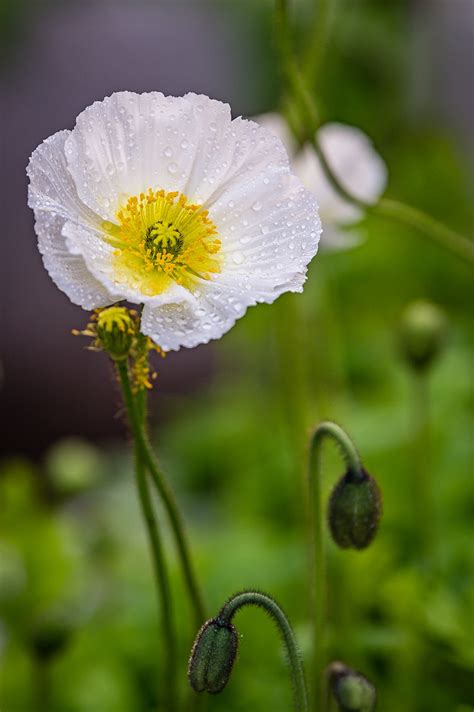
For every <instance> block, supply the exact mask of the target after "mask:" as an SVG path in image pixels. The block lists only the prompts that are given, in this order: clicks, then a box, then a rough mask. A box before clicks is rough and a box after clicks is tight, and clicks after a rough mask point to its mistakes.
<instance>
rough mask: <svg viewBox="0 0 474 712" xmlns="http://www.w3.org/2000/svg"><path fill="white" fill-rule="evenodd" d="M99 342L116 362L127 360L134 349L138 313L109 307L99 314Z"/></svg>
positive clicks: (97, 329)
mask: <svg viewBox="0 0 474 712" xmlns="http://www.w3.org/2000/svg"><path fill="white" fill-rule="evenodd" d="M96 331H97V340H98V342H99V344H100V346H101V347H102V348H103V349H104V351H107V353H108V354H109V356H111V357H112V358H113V359H114V360H115V361H121V360H123V359H126V358H127V357H128V355H129V353H130V349H131V348H132V345H133V341H134V337H135V334H136V332H137V328H136V312H132V311H130V310H129V309H126V308H125V307H109V308H107V309H102V310H101V311H99V312H98V314H97V324H96Z"/></svg>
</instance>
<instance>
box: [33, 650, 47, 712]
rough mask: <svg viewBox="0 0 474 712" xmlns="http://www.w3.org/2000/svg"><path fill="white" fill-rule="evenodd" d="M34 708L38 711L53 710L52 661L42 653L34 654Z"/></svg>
mask: <svg viewBox="0 0 474 712" xmlns="http://www.w3.org/2000/svg"><path fill="white" fill-rule="evenodd" d="M32 662H33V670H32V673H33V685H32V687H33V698H34V699H33V709H35V710H37V712H50V710H51V675H50V667H51V662H50V660H49V659H47V658H44V657H41V655H37V654H34V655H33V659H32Z"/></svg>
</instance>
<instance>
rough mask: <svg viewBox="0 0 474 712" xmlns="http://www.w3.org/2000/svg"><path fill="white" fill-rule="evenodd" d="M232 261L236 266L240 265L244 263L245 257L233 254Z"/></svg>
mask: <svg viewBox="0 0 474 712" xmlns="http://www.w3.org/2000/svg"><path fill="white" fill-rule="evenodd" d="M232 259H233V260H234V262H235V264H236V265H241V264H242V263H243V262H245V256H244V254H243V253H242V252H234V253H233V255H232Z"/></svg>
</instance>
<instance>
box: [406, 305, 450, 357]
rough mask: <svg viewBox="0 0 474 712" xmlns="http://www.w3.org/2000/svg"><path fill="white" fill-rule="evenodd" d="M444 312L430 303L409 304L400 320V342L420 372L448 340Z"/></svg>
mask: <svg viewBox="0 0 474 712" xmlns="http://www.w3.org/2000/svg"><path fill="white" fill-rule="evenodd" d="M446 330H447V321H446V315H445V313H444V312H443V311H442V310H441V309H440V308H439V307H437V306H436V305H435V304H431V303H430V302H424V301H417V302H413V303H412V304H410V305H409V306H408V307H407V308H406V310H405V312H404V314H403V316H402V320H401V324H400V342H401V349H402V353H403V355H404V357H405V359H406V360H407V361H408V363H409V364H410V365H411V366H412V367H413V368H414V369H415V370H417V371H423V370H425V369H427V368H429V367H430V366H431V364H432V363H433V362H434V360H435V359H436V357H437V356H438V355H439V353H440V351H441V349H442V347H443V345H444V342H445V340H446Z"/></svg>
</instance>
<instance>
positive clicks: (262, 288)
mask: <svg viewBox="0 0 474 712" xmlns="http://www.w3.org/2000/svg"><path fill="white" fill-rule="evenodd" d="M209 213H210V217H211V218H212V220H213V221H214V222H215V223H216V225H217V226H218V229H219V237H220V239H221V240H222V256H223V259H224V265H223V268H222V272H221V273H220V274H218V275H216V276H215V278H214V280H215V281H216V282H217V283H219V284H221V285H223V284H227V285H230V284H232V285H233V286H234V288H235V289H239V290H240V291H241V292H243V293H244V295H247V298H248V299H249V300H250V301H249V303H254V302H252V297H253V298H254V299H257V297H258V300H260V301H261V300H264V301H273V299H275V298H276V297H277V296H279V295H280V294H282V293H283V292H284V291H287V290H291V291H300V290H301V287H302V284H303V282H304V276H305V274H306V267H307V264H308V263H309V261H310V260H311V259H312V258H313V257H314V255H315V254H316V252H317V247H318V240H319V235H320V232H321V224H320V221H319V217H318V208H317V204H316V199H315V197H314V195H312V193H310V192H309V191H307V190H305V188H304V187H303V185H302V183H301V181H300V180H299V179H298V178H296V176H293V175H292V174H291V173H289V172H288V171H277V170H275V169H272V168H270V169H268V170H267V171H266V172H265V174H264V175H263V176H262V175H257V176H255V177H254V178H253V179H252V180H248V179H247V178H246V177H245V176H242V178H241V180H238V181H237V180H236V181H235V182H234V184H233V185H232V186H229V189H228V190H227V191H226V192H225V193H224V194H223V195H222V196H221V197H220V198H219V200H218V201H217V202H216V203H215V204H214V205H212V206H211V207H210V211H209ZM244 298H245V297H244Z"/></svg>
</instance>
